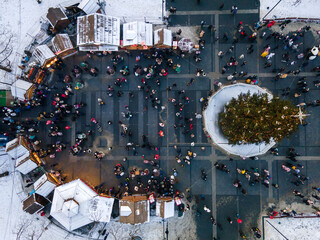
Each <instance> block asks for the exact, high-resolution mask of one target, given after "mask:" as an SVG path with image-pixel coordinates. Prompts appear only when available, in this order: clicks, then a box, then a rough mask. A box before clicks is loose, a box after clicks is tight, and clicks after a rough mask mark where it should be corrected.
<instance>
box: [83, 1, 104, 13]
mask: <svg viewBox="0 0 320 240" xmlns="http://www.w3.org/2000/svg"><path fill="white" fill-rule="evenodd" d="M78 8H80V9H81V10H82V11H84V12H85V13H86V14H90V13H96V12H97V11H98V10H99V8H100V7H99V5H98V3H97V0H82V1H81V2H80V4H79V5H78Z"/></svg>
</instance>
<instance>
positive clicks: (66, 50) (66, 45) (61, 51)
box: [51, 34, 77, 59]
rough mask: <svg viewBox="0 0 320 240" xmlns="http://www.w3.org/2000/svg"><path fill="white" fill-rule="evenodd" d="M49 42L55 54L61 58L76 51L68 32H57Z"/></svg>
mask: <svg viewBox="0 0 320 240" xmlns="http://www.w3.org/2000/svg"><path fill="white" fill-rule="evenodd" d="M51 42H52V48H53V50H54V53H55V55H57V56H59V57H60V58H62V59H65V58H67V57H70V56H72V55H73V54H76V53H77V51H76V50H75V48H74V47H73V44H72V42H71V40H70V37H69V35H68V34H57V35H56V36H55V37H54V38H53V39H52V41H51Z"/></svg>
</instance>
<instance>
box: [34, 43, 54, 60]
mask: <svg viewBox="0 0 320 240" xmlns="http://www.w3.org/2000/svg"><path fill="white" fill-rule="evenodd" d="M32 54H33V56H34V57H35V58H36V59H37V60H38V61H39V63H40V64H41V65H43V64H44V63H45V62H46V61H47V60H49V59H52V58H54V57H55V55H54V53H53V52H52V51H51V49H50V48H49V47H48V46H47V45H45V44H44V45H40V46H38V47H36V48H35V50H34V51H33V53H32Z"/></svg>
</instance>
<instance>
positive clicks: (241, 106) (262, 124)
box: [219, 92, 300, 145]
mask: <svg viewBox="0 0 320 240" xmlns="http://www.w3.org/2000/svg"><path fill="white" fill-rule="evenodd" d="M298 112H299V109H298V108H297V107H296V106H294V105H293V103H292V102H291V101H289V100H282V99H280V98H279V97H273V98H272V99H271V100H270V99H268V95H267V94H260V95H258V94H253V95H251V94H250V92H248V93H242V94H240V95H239V96H238V98H237V99H235V98H233V99H232V100H231V101H230V102H229V103H228V104H226V105H225V108H224V112H221V113H220V114H219V126H220V128H221V129H222V131H223V133H224V136H225V137H226V138H227V139H228V140H229V143H230V144H233V145H235V144H246V143H256V144H258V143H261V142H266V143H269V142H270V140H271V138H273V139H274V140H275V141H277V142H279V141H281V140H282V139H283V138H284V137H288V136H289V135H290V134H291V133H293V132H294V131H296V129H297V128H298V125H299V123H300V121H299V119H298V118H296V117H294V115H296V114H297V113H298Z"/></svg>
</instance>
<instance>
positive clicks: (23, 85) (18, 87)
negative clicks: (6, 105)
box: [11, 79, 34, 101]
mask: <svg viewBox="0 0 320 240" xmlns="http://www.w3.org/2000/svg"><path fill="white" fill-rule="evenodd" d="M33 89H34V85H33V84H32V83H30V82H27V81H24V80H20V79H19V80H17V81H15V82H14V83H13V84H12V86H11V94H12V96H13V97H14V98H18V99H19V100H22V101H24V100H29V98H30V97H31V95H32V91H33Z"/></svg>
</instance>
